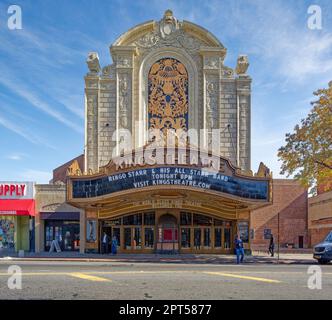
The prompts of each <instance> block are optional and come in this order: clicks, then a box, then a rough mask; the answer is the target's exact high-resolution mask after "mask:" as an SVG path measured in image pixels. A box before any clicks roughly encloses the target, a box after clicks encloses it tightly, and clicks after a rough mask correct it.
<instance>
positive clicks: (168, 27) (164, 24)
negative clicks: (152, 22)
mask: <svg viewBox="0 0 332 320" xmlns="http://www.w3.org/2000/svg"><path fill="white" fill-rule="evenodd" d="M179 28H180V25H179V22H178V20H177V19H176V18H175V17H174V16H173V12H172V11H171V10H166V11H165V14H164V17H163V19H162V20H161V21H160V23H159V31H160V35H161V37H162V38H166V37H167V36H169V35H170V34H171V33H172V32H174V31H175V30H178V29H179Z"/></svg>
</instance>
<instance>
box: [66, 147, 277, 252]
mask: <svg viewBox="0 0 332 320" xmlns="http://www.w3.org/2000/svg"><path fill="white" fill-rule="evenodd" d="M144 151H146V150H143V149H140V150H136V151H135V152H133V153H132V154H131V155H130V157H128V156H125V157H118V158H117V159H114V160H112V161H111V162H110V163H109V164H108V165H106V166H105V167H102V168H101V169H100V171H99V172H98V173H95V174H90V175H81V173H80V172H78V173H76V175H74V174H71V175H69V178H68V185H67V187H68V188H67V201H68V202H69V203H70V204H72V205H74V206H77V207H79V208H84V209H85V210H86V216H87V220H89V219H95V220H96V221H98V222H99V225H100V227H101V228H102V225H103V223H104V222H107V221H113V227H112V228H111V229H112V230H111V231H112V232H113V233H114V230H113V229H114V224H115V225H117V224H118V225H121V226H123V224H125V223H124V222H123V220H121V219H122V218H123V217H125V216H130V215H133V214H137V213H142V214H144V213H145V212H148V213H151V212H152V213H154V214H155V216H154V218H153V220H154V223H153V224H155V227H156V228H158V225H159V222H160V221H162V220H163V218H162V216H164V215H165V214H166V215H173V217H174V218H175V220H174V228H175V229H176V230H178V228H181V225H182V224H183V218H182V216H183V213H192V214H200V215H202V216H206V217H209V218H210V219H215V220H216V221H219V220H220V221H224V222H225V221H228V222H232V223H233V225H232V228H233V229H232V232H233V233H234V232H237V231H238V228H239V227H238V222H241V221H246V222H247V224H249V214H250V211H251V210H253V209H256V208H259V207H262V206H265V205H268V204H270V203H271V201H272V199H271V181H272V180H271V178H270V177H258V176H253V175H250V174H248V173H247V174H245V173H244V172H242V171H241V170H240V169H239V168H236V167H234V166H233V165H232V164H231V163H230V162H229V161H228V160H227V159H225V158H222V157H216V156H213V155H211V154H208V153H203V152H199V151H197V150H196V151H195V152H192V149H191V150H189V149H188V148H183V149H180V148H176V149H174V151H175V153H174V154H175V156H174V157H169V154H167V153H166V152H165V153H164V154H163V158H162V159H159V160H163V161H160V163H159V164H158V163H152V162H151V157H149V159H150V160H149V161H150V164H148V163H149V161H148V160H147V159H144V161H143V163H144V164H143V165H142V164H141V165H139V164H138V163H137V159H138V158H139V156H138V155H142V154H143V153H144ZM190 152H192V153H190ZM157 153H158V151H157ZM181 155H185V156H184V157H182V159H183V161H180V159H181ZM170 158H172V159H170ZM193 159H196V160H193ZM154 162H156V161H154ZM194 162H195V163H194ZM212 162H213V163H214V165H213V166H211V163H212ZM168 163H172V164H168ZM216 164H217V166H218V170H215V168H216V167H215V165H216ZM213 168H214V169H213ZM117 219H118V220H117ZM138 219H141V220H142V221H143V222H139V223H138V224H140V225H141V226H142V227H143V228H144V220H145V217H144V218H143V217H141V218H138ZM194 219H195V217H192V218H190V221H191V220H194ZM116 221H117V222H116ZM211 221H212V220H211ZM135 224H136V223H134V222H133V223H130V225H135ZM165 224H166V225H169V224H170V223H165ZM198 224H199V223H198ZM191 226H192V227H195V225H194V222H193V221H192V222H191ZM122 228H123V227H121V230H122V231H121V232H125V231H124V230H123V229H122ZM248 228H249V225H248ZM182 231H183V230H182V229H181V230H179V232H182ZM100 232H101V229H99V233H100ZM119 232H120V230H119ZM133 232H135V231H133ZM139 232H141V231H139ZM193 232H194V231H193ZM97 233H98V232H97ZM100 236H101V234H98V235H96V239H97V238H98V237H100ZM124 236H125V235H123V236H122V237H124ZM174 236H175V234H174ZM131 237H132V238H134V237H135V234H132V235H131ZM154 237H155V238H156V237H157V234H156V235H154ZM176 237H177V235H176ZM188 237H189V236H188ZM192 237H193V236H192ZM123 241H125V240H122V239H119V242H121V243H122V242H123ZM193 241H195V240H193ZM202 241H203V240H202ZM124 247H125V245H124ZM130 247H131V248H132V243H131V242H130ZM154 248H155V246H154Z"/></svg>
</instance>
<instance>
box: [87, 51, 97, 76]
mask: <svg viewBox="0 0 332 320" xmlns="http://www.w3.org/2000/svg"><path fill="white" fill-rule="evenodd" d="M86 63H87V65H88V68H89V71H90V73H91V74H98V73H99V72H100V64H99V56H98V53H97V52H89V54H88V58H87V60H86Z"/></svg>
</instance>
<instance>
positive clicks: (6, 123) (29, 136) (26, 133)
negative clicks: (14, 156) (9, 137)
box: [0, 115, 56, 150]
mask: <svg viewBox="0 0 332 320" xmlns="http://www.w3.org/2000/svg"><path fill="white" fill-rule="evenodd" d="M0 125H2V126H3V127H5V128H6V129H8V130H10V131H12V132H14V133H16V134H18V135H19V136H21V137H23V138H24V139H25V140H27V141H29V142H31V143H33V144H37V145H44V146H46V147H48V148H51V149H54V150H55V149H56V148H55V147H54V146H52V145H51V144H49V143H48V142H45V141H43V140H42V139H40V138H39V137H38V136H35V135H34V134H33V133H32V132H31V130H25V129H24V128H23V127H22V126H20V125H17V124H15V123H13V122H12V121H10V120H8V119H6V118H4V117H3V116H1V115H0Z"/></svg>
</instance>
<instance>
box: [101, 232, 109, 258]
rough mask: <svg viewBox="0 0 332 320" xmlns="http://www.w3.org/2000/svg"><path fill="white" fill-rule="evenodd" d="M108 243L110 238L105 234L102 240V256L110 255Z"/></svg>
mask: <svg viewBox="0 0 332 320" xmlns="http://www.w3.org/2000/svg"><path fill="white" fill-rule="evenodd" d="M108 243H109V237H108V235H107V233H106V232H104V235H103V240H102V254H105V253H106V254H107V253H108Z"/></svg>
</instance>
